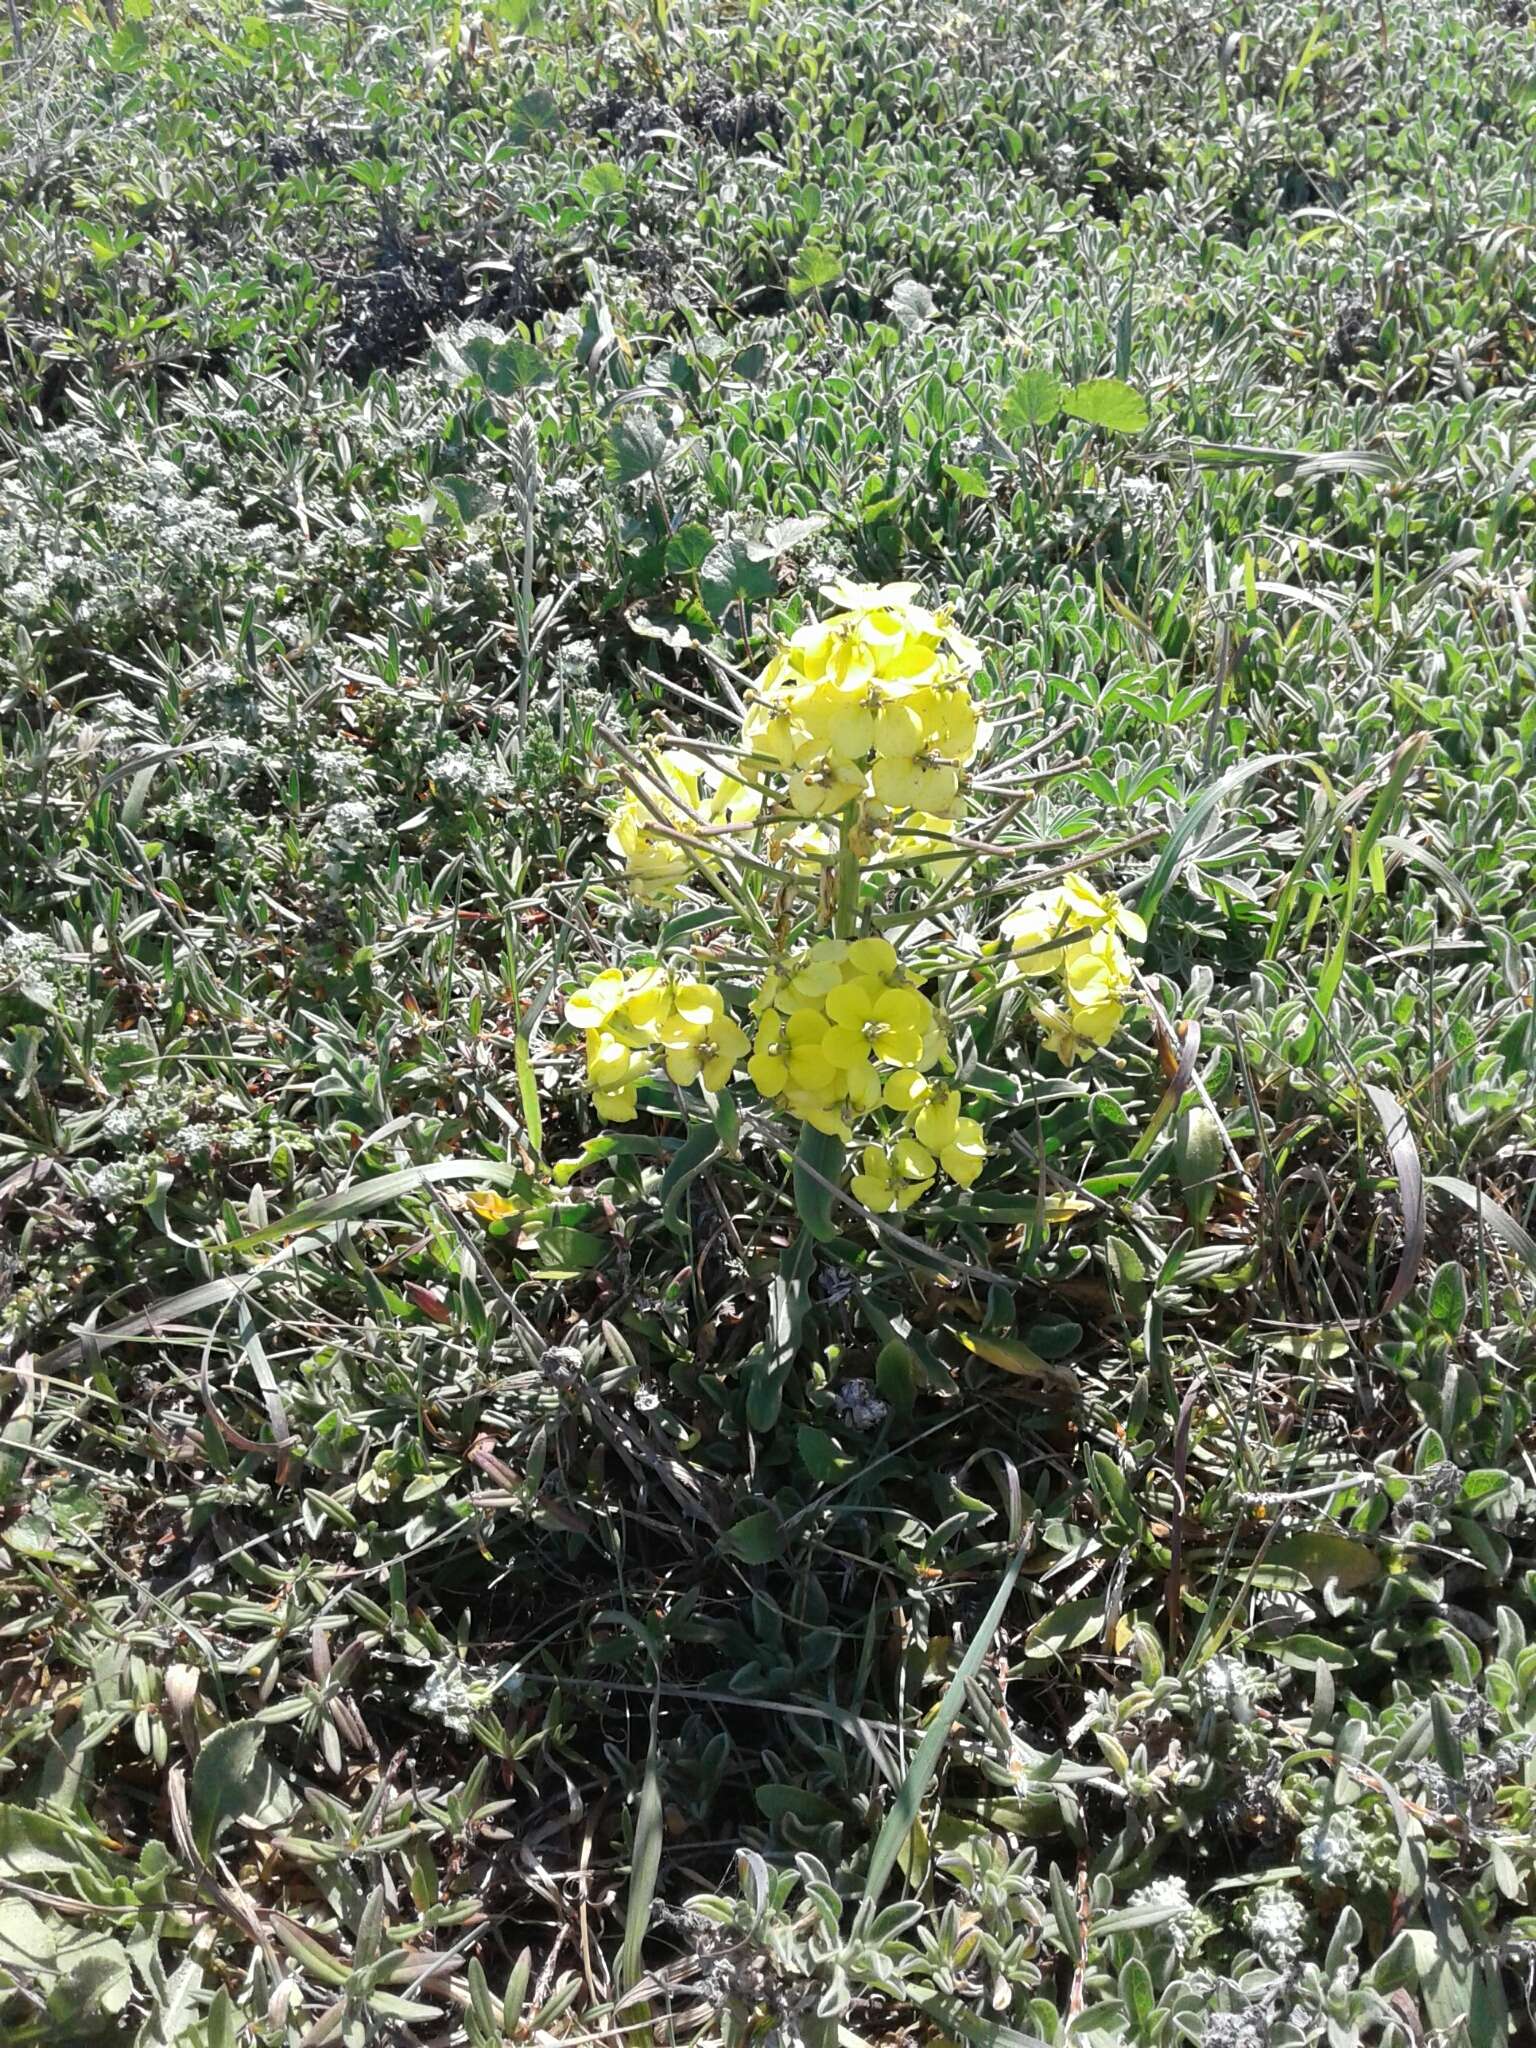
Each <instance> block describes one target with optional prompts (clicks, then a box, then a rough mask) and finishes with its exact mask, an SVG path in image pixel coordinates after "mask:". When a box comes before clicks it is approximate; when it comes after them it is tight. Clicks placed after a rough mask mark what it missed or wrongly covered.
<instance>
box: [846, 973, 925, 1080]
mask: <svg viewBox="0 0 1536 2048" xmlns="http://www.w3.org/2000/svg"><path fill="white" fill-rule="evenodd" d="M827 1015H828V1017H830V1018H831V1020H832V1023H833V1026H834V1029H833V1030H832V1031H829V1032H828V1034H827V1037H828V1046H827V1056H828V1058H829V1059H831V1060H833V1061H834V1062H835V1063H836V1064H837V1065H839V1066H845V1067H846V1066H851V1065H852V1064H853V1063H854V1061H855V1060H857V1059H862V1058H864V1057H866V1056H868V1057H872V1058H874V1059H877V1060H883V1061H886V1062H887V1063H888V1064H889V1065H891V1066H896V1067H914V1066H916V1065H917V1063H918V1061H919V1060H920V1059H921V1058H922V1056H923V1033H924V1032H925V1031H926V1030H927V1028H928V1024H929V1021H930V1019H931V1018H932V1015H933V1006H932V1005H931V1004H930V1003H929V1002H928V1000H927V999H926V997H924V996H920V995H919V994H918V993H917V991H916V989H910V988H886V987H885V986H884V985H883V984H882V983H881V982H879V981H877V980H876V979H875V978H874V976H873V975H868V976H865V975H861V976H860V977H859V978H858V979H857V980H855V981H845V982H843V983H842V984H841V986H840V987H838V988H835V989H833V990H832V991H831V993H830V994H829V995H828V997H827Z"/></svg>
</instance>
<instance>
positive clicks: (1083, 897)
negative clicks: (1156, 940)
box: [1002, 875, 1147, 1066]
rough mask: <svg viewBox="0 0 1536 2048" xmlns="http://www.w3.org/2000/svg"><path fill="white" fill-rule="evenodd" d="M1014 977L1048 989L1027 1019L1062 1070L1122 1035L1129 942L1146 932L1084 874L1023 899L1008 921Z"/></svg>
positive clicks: (1126, 1004) (1128, 987) (1127, 992)
mask: <svg viewBox="0 0 1536 2048" xmlns="http://www.w3.org/2000/svg"><path fill="white" fill-rule="evenodd" d="M1002 929H1003V936H1004V938H1005V939H1006V940H1007V941H1008V943H1009V946H1010V949H1011V951H1010V957H1009V963H1008V964H1009V978H1010V979H1012V980H1024V981H1027V982H1029V983H1031V984H1036V983H1039V984H1043V985H1044V986H1042V988H1041V991H1040V993H1039V994H1038V995H1034V994H1032V995H1031V999H1030V1003H1029V1014H1030V1015H1031V1017H1033V1018H1034V1020H1035V1022H1036V1024H1037V1025H1038V1026H1039V1027H1040V1035H1041V1039H1042V1042H1043V1043H1044V1045H1045V1046H1046V1049H1047V1050H1048V1051H1049V1052H1051V1053H1053V1054H1054V1055H1055V1057H1056V1058H1057V1059H1059V1060H1060V1061H1061V1062H1062V1064H1063V1065H1064V1066H1071V1065H1072V1063H1073V1062H1074V1061H1076V1060H1081V1059H1091V1058H1092V1056H1093V1055H1094V1053H1096V1052H1097V1051H1099V1050H1100V1048H1101V1047H1103V1046H1105V1045H1107V1044H1108V1043H1109V1041H1110V1039H1111V1038H1112V1037H1113V1036H1114V1034H1115V1032H1116V1031H1117V1030H1118V1029H1119V1027H1120V1024H1121V1021H1122V1020H1123V1018H1124V1016H1125V1012H1126V1010H1127V1008H1128V1007H1129V1000H1130V994H1131V989H1132V986H1133V983H1134V975H1133V972H1132V966H1131V956H1130V954H1129V953H1128V952H1127V951H1126V946H1125V941H1126V940H1127V939H1129V940H1131V941H1132V943H1133V944H1139V943H1140V942H1141V941H1142V940H1143V939H1145V937H1146V935H1147V928H1146V926H1145V925H1144V924H1143V923H1142V921H1141V919H1140V918H1139V917H1138V916H1137V915H1136V913H1135V912H1134V911H1132V910H1127V909H1126V908H1125V906H1124V905H1123V904H1122V903H1120V902H1119V901H1118V899H1117V898H1116V897H1114V896H1110V895H1107V894H1105V893H1104V892H1103V891H1102V890H1100V889H1096V888H1095V887H1094V885H1093V884H1092V883H1091V882H1090V881H1088V880H1087V879H1086V878H1085V877H1084V876H1082V875H1070V876H1068V877H1067V879H1066V880H1065V881H1064V882H1062V883H1060V884H1058V885H1057V886H1056V887H1054V888H1050V889H1039V890H1035V891H1033V892H1032V893H1031V894H1030V895H1028V896H1026V897H1025V898H1024V900H1023V902H1022V903H1021V904H1020V905H1019V906H1018V908H1017V909H1016V910H1014V911H1012V912H1011V913H1010V914H1009V915H1008V916H1007V917H1005V918H1004V919H1003V926H1002Z"/></svg>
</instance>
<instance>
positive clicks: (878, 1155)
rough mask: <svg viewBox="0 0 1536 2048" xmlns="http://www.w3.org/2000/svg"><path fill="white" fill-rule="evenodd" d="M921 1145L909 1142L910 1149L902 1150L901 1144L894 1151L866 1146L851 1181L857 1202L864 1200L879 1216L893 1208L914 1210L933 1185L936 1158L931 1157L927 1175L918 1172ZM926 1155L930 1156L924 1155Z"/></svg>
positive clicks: (853, 1194) (851, 1191)
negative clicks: (889, 1151) (933, 1159)
mask: <svg viewBox="0 0 1536 2048" xmlns="http://www.w3.org/2000/svg"><path fill="white" fill-rule="evenodd" d="M920 1153H921V1147H915V1146H912V1145H911V1144H910V1141H908V1150H907V1152H906V1154H905V1155H902V1153H901V1147H900V1145H899V1144H898V1145H897V1147H896V1148H895V1151H894V1152H893V1153H888V1152H886V1151H885V1150H884V1149H883V1148H882V1147H881V1146H879V1145H866V1146H865V1148H864V1151H863V1153H862V1154H861V1156H860V1160H859V1166H860V1171H859V1172H858V1173H856V1174H855V1175H854V1176H853V1178H852V1180H851V1181H850V1182H849V1184H848V1186H849V1192H850V1193H851V1194H852V1196H853V1198H854V1200H855V1201H856V1202H862V1203H863V1204H864V1206H865V1208H866V1209H871V1210H873V1211H874V1213H875V1214H876V1215H877V1216H883V1215H885V1214H886V1213H887V1212H888V1211H889V1210H891V1209H910V1208H911V1206H912V1204H913V1203H914V1202H917V1201H921V1199H922V1197H923V1195H924V1194H925V1193H926V1192H927V1190H928V1189H929V1188H930V1187H931V1186H932V1185H933V1161H932V1160H931V1159H929V1160H928V1169H929V1170H928V1173H927V1175H926V1176H924V1174H923V1173H922V1172H921V1171H918V1170H916V1169H918V1167H919V1166H920V1159H919V1156H918V1155H919V1154H920ZM922 1156H923V1157H926V1155H925V1154H924V1155H922Z"/></svg>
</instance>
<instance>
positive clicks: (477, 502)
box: [432, 476, 496, 526]
mask: <svg viewBox="0 0 1536 2048" xmlns="http://www.w3.org/2000/svg"><path fill="white" fill-rule="evenodd" d="M432 489H433V492H434V494H435V495H436V498H437V502H438V503H439V505H441V506H442V508H443V510H444V511H445V512H452V513H453V515H454V517H455V518H457V519H458V521H459V523H460V525H462V526H469V525H471V524H472V523H473V522H474V521H475V520H476V519H483V518H484V517H485V516H486V514H487V513H488V512H494V511H495V509H496V493H495V492H494V491H493V490H491V489H490V488H489V486H488V485H486V484H481V483H476V482H475V480H474V478H473V477H468V476H440V477H436V478H434V479H433V483H432Z"/></svg>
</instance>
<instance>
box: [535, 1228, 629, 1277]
mask: <svg viewBox="0 0 1536 2048" xmlns="http://www.w3.org/2000/svg"><path fill="white" fill-rule="evenodd" d="M611 1250H612V1241H611V1240H610V1239H608V1238H606V1237H599V1236H597V1235H596V1233H595V1232H593V1231H590V1230H576V1229H573V1228H572V1226H571V1225H570V1224H568V1223H555V1224H549V1225H546V1227H545V1228H544V1229H543V1230H541V1231H540V1232H539V1264H540V1265H541V1266H547V1267H548V1268H549V1269H550V1270H551V1271H559V1272H562V1273H585V1272H586V1271H587V1270H588V1268H589V1267H592V1266H595V1265H597V1264H598V1263H599V1262H600V1261H601V1260H602V1259H604V1258H605V1257H606V1256H607V1254H608V1253H609V1251H611Z"/></svg>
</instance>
